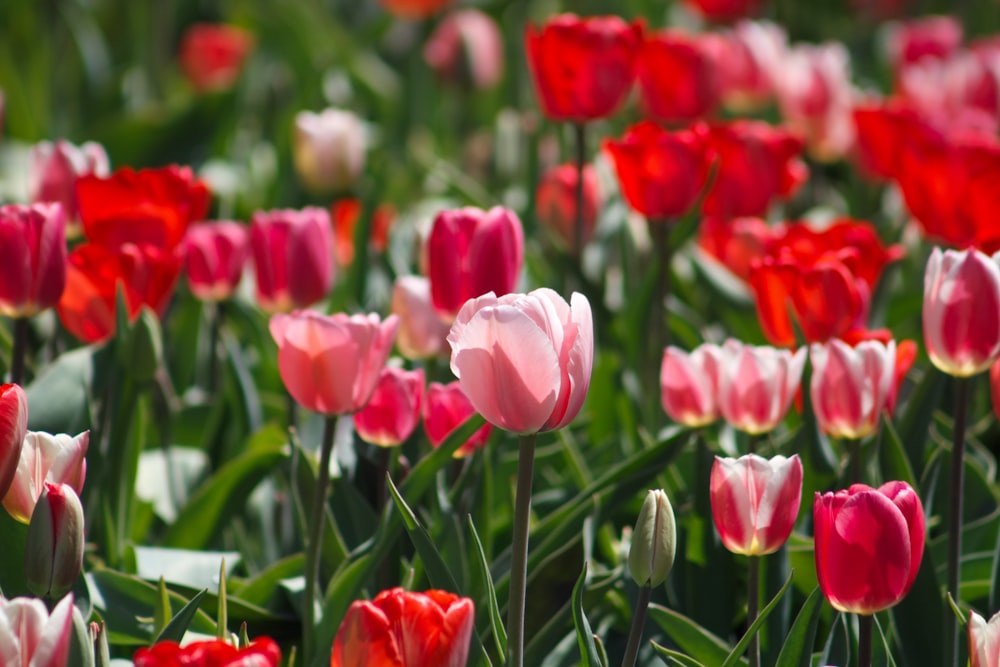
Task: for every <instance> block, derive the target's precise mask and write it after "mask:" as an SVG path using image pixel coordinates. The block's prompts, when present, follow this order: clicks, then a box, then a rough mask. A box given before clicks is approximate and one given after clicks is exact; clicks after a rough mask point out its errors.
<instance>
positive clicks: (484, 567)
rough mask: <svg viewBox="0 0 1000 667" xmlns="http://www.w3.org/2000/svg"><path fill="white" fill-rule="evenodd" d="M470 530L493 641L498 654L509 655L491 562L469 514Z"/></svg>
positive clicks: (505, 630)
mask: <svg viewBox="0 0 1000 667" xmlns="http://www.w3.org/2000/svg"><path fill="white" fill-rule="evenodd" d="M467 519H468V523H469V530H470V531H471V532H472V540H473V542H475V545H476V555H478V556H479V558H477V559H476V566H477V569H478V570H479V576H480V577H482V579H483V583H484V585H485V588H486V608H487V610H488V611H489V615H490V628H491V629H492V631H493V633H492V634H493V641H494V643H495V645H496V649H497V655H499V656H501V657H503V656H506V655H507V629H506V627H505V626H504V621H503V616H501V614H500V604H499V603H498V602H497V590H496V587H494V586H493V575H491V574H490V564H489V563H488V562H487V560H486V552H485V551H483V543H482V541H481V540H480V539H479V533H478V532H477V531H476V525H475V523H473V521H472V515H471V514H470V515H468V516H467Z"/></svg>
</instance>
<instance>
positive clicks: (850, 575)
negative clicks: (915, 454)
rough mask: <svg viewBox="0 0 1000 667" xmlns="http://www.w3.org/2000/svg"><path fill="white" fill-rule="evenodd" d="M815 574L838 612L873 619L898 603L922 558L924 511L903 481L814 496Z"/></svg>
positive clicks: (861, 485) (911, 583)
mask: <svg viewBox="0 0 1000 667" xmlns="http://www.w3.org/2000/svg"><path fill="white" fill-rule="evenodd" d="M813 525H814V529H815V552H816V575H817V577H818V578H819V586H820V588H821V589H822V590H823V595H825V596H826V599H827V600H828V601H829V602H830V604H831V605H832V606H833V608H834V609H836V610H838V611H845V612H850V613H853V614H874V613H875V612H878V611H882V610H883V609H888V608H889V607H891V606H893V605H895V604H896V603H897V602H899V601H900V600H902V599H903V597H905V596H906V594H907V593H908V592H909V590H910V587H911V586H912V585H913V581H914V580H915V579H916V578H917V571H918V570H919V569H920V561H921V560H922V558H923V554H924V540H925V530H926V527H925V520H924V509H923V505H922V504H921V502H920V498H919V496H917V492H916V491H914V490H913V488H912V487H911V486H910V485H909V484H907V483H906V482H886V483H885V484H883V485H882V486H880V487H879V488H877V489H873V488H871V487H870V486H866V485H864V484H854V485H852V486H851V487H850V488H849V489H847V490H845V491H837V492H836V493H834V492H828V493H825V494H819V493H817V494H816V500H815V502H814V504H813Z"/></svg>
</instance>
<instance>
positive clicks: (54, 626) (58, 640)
mask: <svg viewBox="0 0 1000 667" xmlns="http://www.w3.org/2000/svg"><path fill="white" fill-rule="evenodd" d="M73 610H74V607H73V594H72V593H70V594H69V595H67V596H66V597H64V598H63V599H62V600H60V601H59V604H57V605H56V606H55V608H54V609H53V610H52V613H51V614H50V613H49V610H48V609H46V607H45V603H44V602H42V601H41V600H39V599H37V598H27V597H20V598H11V599H10V600H7V599H5V598H4V597H3V596H0V665H12V666H13V665H19V666H20V667H65V665H66V661H67V660H68V659H69V642H70V640H71V638H72V636H73V632H72V627H73Z"/></svg>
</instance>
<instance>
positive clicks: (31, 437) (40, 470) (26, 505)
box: [3, 431, 90, 523]
mask: <svg viewBox="0 0 1000 667" xmlns="http://www.w3.org/2000/svg"><path fill="white" fill-rule="evenodd" d="M89 446H90V431H84V432H83V433H80V434H78V435H76V436H71V435H68V434H66V433H58V434H56V435H52V434H50V433H45V432H42V431H28V432H27V434H26V435H25V436H24V447H23V448H22V450H21V458H20V459H19V460H18V462H17V468H16V470H15V472H14V479H13V481H12V482H11V485H10V487H9V489H8V491H7V492H6V494H5V495H4V496H3V506H4V509H6V510H7V513H8V514H10V516H11V517H13V518H14V519H15V520H17V521H20V522H21V523H28V522H29V520H30V518H31V514H32V512H34V511H35V505H36V503H37V502H38V498H39V496H41V495H42V492H43V491H44V489H45V485H46V484H66V485H68V486H70V487H71V488H72V489H73V490H74V491H75V492H76V494H77V495H78V496H79V495H80V494H81V493H82V492H83V482H84V480H85V479H86V478H87V459H86V456H87V449H88V448H89Z"/></svg>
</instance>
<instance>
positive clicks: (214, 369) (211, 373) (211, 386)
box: [208, 301, 224, 397]
mask: <svg viewBox="0 0 1000 667" xmlns="http://www.w3.org/2000/svg"><path fill="white" fill-rule="evenodd" d="M209 310H210V313H209V317H210V318H211V322H210V323H209V330H208V331H209V333H208V393H209V395H211V396H213V397H214V394H215V391H216V390H217V389H218V388H219V387H220V386H222V382H220V378H219V334H220V333H221V330H222V319H223V317H224V314H223V308H222V302H221V301H219V302H217V303H214V304H211V306H210V308H209Z"/></svg>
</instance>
